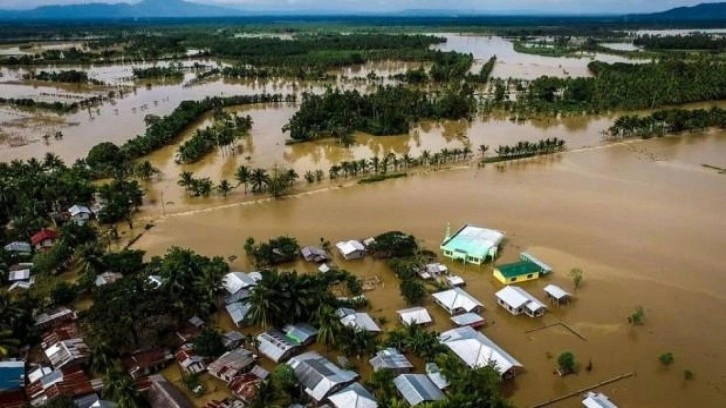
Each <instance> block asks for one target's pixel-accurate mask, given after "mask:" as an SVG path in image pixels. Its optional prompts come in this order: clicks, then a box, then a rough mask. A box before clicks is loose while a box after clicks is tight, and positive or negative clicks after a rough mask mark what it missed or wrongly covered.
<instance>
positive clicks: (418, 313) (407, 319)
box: [396, 307, 432, 325]
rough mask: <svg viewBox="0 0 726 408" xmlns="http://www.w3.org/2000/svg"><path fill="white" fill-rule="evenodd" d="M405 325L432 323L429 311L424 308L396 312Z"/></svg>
mask: <svg viewBox="0 0 726 408" xmlns="http://www.w3.org/2000/svg"><path fill="white" fill-rule="evenodd" d="M396 313H398V315H399V316H400V317H401V321H402V322H403V323H405V324H409V325H410V324H428V323H431V322H432V319H431V315H430V314H429V311H428V310H426V308H424V307H411V308H408V309H402V310H398V311H396Z"/></svg>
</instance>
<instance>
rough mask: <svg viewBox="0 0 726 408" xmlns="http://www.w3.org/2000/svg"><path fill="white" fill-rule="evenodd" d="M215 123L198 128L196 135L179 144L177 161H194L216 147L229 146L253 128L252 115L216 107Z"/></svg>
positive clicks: (225, 147)
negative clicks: (234, 112)
mask: <svg viewBox="0 0 726 408" xmlns="http://www.w3.org/2000/svg"><path fill="white" fill-rule="evenodd" d="M212 117H213V120H214V124H213V125H212V126H208V127H206V128H204V129H198V130H197V131H196V132H195V133H194V136H192V137H191V138H190V139H189V140H187V141H186V142H184V143H182V144H181V146H179V149H178V150H177V154H176V162H177V163H185V164H189V163H194V162H197V161H198V160H200V159H201V158H202V157H204V156H205V155H206V154H208V153H209V152H211V151H212V149H214V148H215V147H219V148H222V149H227V148H229V147H230V146H231V145H232V144H233V143H234V142H235V141H237V140H239V139H240V138H242V137H244V136H245V135H247V134H248V132H249V130H250V129H251V128H252V117H251V116H249V115H247V116H238V115H232V114H229V113H227V112H225V111H223V110H222V109H216V110H215V111H214V114H213V115H212Z"/></svg>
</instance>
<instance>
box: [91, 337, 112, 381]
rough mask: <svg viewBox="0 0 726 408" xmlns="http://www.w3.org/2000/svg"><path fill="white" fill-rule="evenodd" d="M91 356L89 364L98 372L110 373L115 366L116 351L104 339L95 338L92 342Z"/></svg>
mask: <svg viewBox="0 0 726 408" xmlns="http://www.w3.org/2000/svg"><path fill="white" fill-rule="evenodd" d="M90 349H91V358H90V359H89V361H88V365H89V366H90V367H91V370H93V371H94V372H96V373H108V372H109V371H110V370H111V369H113V368H114V367H115V362H114V357H116V352H115V350H114V349H113V348H111V347H110V346H109V345H108V343H106V342H105V341H103V340H100V339H95V340H94V341H93V342H91V347H90Z"/></svg>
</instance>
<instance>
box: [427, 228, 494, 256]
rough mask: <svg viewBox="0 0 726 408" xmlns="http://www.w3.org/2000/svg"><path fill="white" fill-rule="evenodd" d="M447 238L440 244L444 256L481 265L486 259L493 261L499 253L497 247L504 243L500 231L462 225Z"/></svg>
mask: <svg viewBox="0 0 726 408" xmlns="http://www.w3.org/2000/svg"><path fill="white" fill-rule="evenodd" d="M446 235H447V236H446V237H445V238H444V242H443V243H442V244H441V250H442V251H443V253H444V256H446V257H447V258H451V259H453V260H455V261H461V262H464V263H471V264H475V265H481V264H482V263H484V262H486V260H487V259H494V258H496V256H497V252H498V251H499V245H501V243H502V241H504V233H503V232H501V231H497V230H493V229H487V228H480V227H475V226H473V225H464V226H463V227H461V229H459V230H458V231H456V233H454V235H450V234H449V232H448V231H447V234H446Z"/></svg>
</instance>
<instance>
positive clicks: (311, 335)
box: [282, 323, 318, 344]
mask: <svg viewBox="0 0 726 408" xmlns="http://www.w3.org/2000/svg"><path fill="white" fill-rule="evenodd" d="M282 331H283V332H285V335H286V336H287V338H289V339H290V340H292V341H295V342H297V343H298V344H308V343H310V342H312V341H313V340H315V337H316V336H317V335H318V329H316V328H315V327H313V326H311V325H309V324H307V323H295V324H288V325H286V326H285V327H283V328H282Z"/></svg>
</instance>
